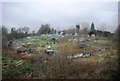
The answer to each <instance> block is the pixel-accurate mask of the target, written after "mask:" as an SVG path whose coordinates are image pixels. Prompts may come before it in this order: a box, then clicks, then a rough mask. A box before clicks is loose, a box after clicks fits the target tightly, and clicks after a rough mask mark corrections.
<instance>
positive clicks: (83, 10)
mask: <svg viewBox="0 0 120 81" xmlns="http://www.w3.org/2000/svg"><path fill="white" fill-rule="evenodd" d="M2 7H3V11H2V16H3V19H2V20H3V25H5V26H8V27H11V26H15V27H20V26H25V25H26V26H29V27H30V28H31V29H32V30H33V29H38V28H39V27H40V25H41V24H46V23H49V24H50V25H51V26H52V27H54V28H60V27H61V28H68V27H71V26H74V25H75V24H81V23H83V22H86V23H89V24H90V23H91V22H94V23H95V25H96V28H99V27H98V26H100V24H101V23H103V22H104V23H106V24H107V25H110V27H111V28H109V30H110V31H113V29H114V27H116V26H117V20H116V19H117V16H116V15H117V3H115V2H99V3H98V2H79V0H75V1H74V0H70V1H69V2H68V1H67V0H65V1H63V0H61V1H58V2H56V1H53V2H51V0H48V1H47V2H46V1H44V0H41V2H4V3H3V4H2ZM107 29H108V28H106V30H107Z"/></svg>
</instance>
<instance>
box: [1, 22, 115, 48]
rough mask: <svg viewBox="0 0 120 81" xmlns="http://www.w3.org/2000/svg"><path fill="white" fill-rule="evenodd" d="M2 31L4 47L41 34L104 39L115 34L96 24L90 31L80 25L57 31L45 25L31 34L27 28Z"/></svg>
mask: <svg viewBox="0 0 120 81" xmlns="http://www.w3.org/2000/svg"><path fill="white" fill-rule="evenodd" d="M0 30H2V46H5V45H6V41H9V40H13V39H21V38H25V37H28V36H34V35H41V34H56V33H57V34H60V33H61V32H63V33H64V34H75V33H78V34H81V35H82V34H86V35H87V34H88V35H90V34H92V33H94V34H96V35H98V36H104V37H108V36H111V35H113V33H111V32H109V31H101V30H96V29H95V26H94V23H92V24H91V27H90V29H89V28H88V27H84V28H83V29H81V26H80V25H76V26H75V27H74V28H70V29H67V30H61V31H57V30H56V29H55V28H52V27H50V25H49V24H44V25H43V24H42V25H41V27H40V28H39V30H38V31H32V32H31V33H29V31H30V28H29V27H26V26H25V27H20V28H15V27H12V28H11V30H10V33H8V29H7V28H6V27H5V26H2V27H1V29H0ZM116 32H117V30H116Z"/></svg>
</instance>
